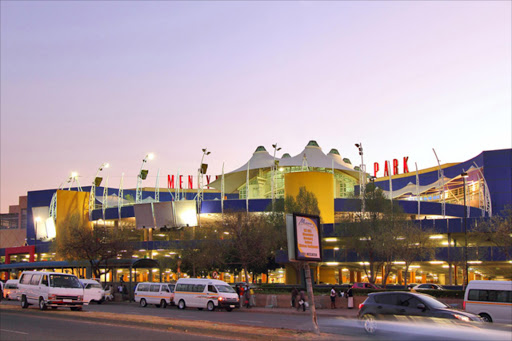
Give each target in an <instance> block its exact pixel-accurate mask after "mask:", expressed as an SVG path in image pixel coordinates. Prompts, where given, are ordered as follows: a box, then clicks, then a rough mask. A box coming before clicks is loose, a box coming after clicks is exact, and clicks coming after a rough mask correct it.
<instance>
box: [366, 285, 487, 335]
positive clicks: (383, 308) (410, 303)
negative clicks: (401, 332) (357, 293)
mask: <svg viewBox="0 0 512 341" xmlns="http://www.w3.org/2000/svg"><path fill="white" fill-rule="evenodd" d="M357 316H358V318H359V319H361V320H362V321H363V326H364V329H365V330H366V332H368V333H374V332H375V331H376V329H377V323H376V320H386V319H391V320H393V319H394V320H396V319H397V317H398V316H414V317H433V318H446V319H457V320H460V321H463V322H482V319H481V318H480V316H478V315H475V314H472V313H468V312H465V311H462V310H457V309H454V308H452V307H450V306H449V305H447V304H445V303H443V302H440V301H438V300H437V299H436V298H434V297H432V296H430V295H426V294H420V293H412V292H404V291H389V292H379V293H376V292H375V293H370V294H368V298H367V299H366V300H365V301H364V302H363V303H361V304H360V305H359V312H358V315H357Z"/></svg>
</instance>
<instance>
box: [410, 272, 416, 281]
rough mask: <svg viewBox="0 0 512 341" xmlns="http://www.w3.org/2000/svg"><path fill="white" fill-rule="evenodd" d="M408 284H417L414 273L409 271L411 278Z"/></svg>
mask: <svg viewBox="0 0 512 341" xmlns="http://www.w3.org/2000/svg"><path fill="white" fill-rule="evenodd" d="M409 283H417V282H416V271H411V278H410V279H409Z"/></svg>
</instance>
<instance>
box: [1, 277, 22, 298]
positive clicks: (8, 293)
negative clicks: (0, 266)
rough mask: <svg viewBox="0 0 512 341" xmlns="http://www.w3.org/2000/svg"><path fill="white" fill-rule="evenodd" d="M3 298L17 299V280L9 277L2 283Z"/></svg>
mask: <svg viewBox="0 0 512 341" xmlns="http://www.w3.org/2000/svg"><path fill="white" fill-rule="evenodd" d="M4 298H5V299H6V300H18V299H19V295H18V280H17V279H9V280H7V282H5V285H4Z"/></svg>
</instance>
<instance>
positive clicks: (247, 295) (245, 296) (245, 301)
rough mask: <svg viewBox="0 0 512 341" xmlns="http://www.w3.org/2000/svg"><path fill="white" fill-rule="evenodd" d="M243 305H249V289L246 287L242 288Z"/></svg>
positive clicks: (247, 306)
mask: <svg viewBox="0 0 512 341" xmlns="http://www.w3.org/2000/svg"><path fill="white" fill-rule="evenodd" d="M244 305H245V307H246V308H250V307H251V291H250V290H249V288H247V287H245V288H244Z"/></svg>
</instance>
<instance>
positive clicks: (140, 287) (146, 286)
mask: <svg viewBox="0 0 512 341" xmlns="http://www.w3.org/2000/svg"><path fill="white" fill-rule="evenodd" d="M137 291H149V284H146V283H144V284H139V285H138V286H137Z"/></svg>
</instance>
